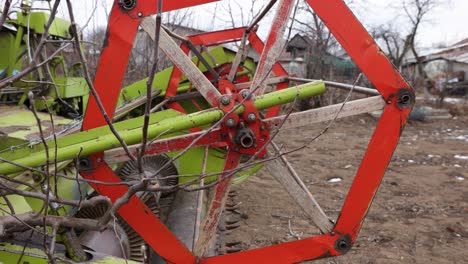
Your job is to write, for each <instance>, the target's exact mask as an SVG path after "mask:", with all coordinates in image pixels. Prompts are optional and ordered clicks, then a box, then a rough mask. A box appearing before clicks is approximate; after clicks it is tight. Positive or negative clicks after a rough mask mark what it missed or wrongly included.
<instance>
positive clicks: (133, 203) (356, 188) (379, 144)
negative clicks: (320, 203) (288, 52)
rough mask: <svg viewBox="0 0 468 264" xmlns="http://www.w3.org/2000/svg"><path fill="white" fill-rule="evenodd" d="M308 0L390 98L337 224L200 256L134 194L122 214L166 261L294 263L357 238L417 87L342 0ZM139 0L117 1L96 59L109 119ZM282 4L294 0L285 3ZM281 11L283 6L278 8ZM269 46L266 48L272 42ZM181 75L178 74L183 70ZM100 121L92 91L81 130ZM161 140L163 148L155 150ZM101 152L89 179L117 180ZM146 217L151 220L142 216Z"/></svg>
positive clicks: (109, 190) (237, 35)
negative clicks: (308, 234)
mask: <svg viewBox="0 0 468 264" xmlns="http://www.w3.org/2000/svg"><path fill="white" fill-rule="evenodd" d="M213 1H214V0H187V1H165V2H164V5H163V9H164V11H167V10H174V9H178V8H184V7H188V6H192V5H197V4H202V3H208V2H213ZM307 2H308V3H309V5H310V6H311V7H312V8H313V9H314V11H315V12H316V13H317V15H319V16H320V17H321V19H322V20H323V21H324V23H325V24H326V25H327V27H328V28H329V29H330V31H331V32H332V33H333V35H334V36H335V37H336V38H337V40H338V41H339V42H340V43H341V45H342V46H343V47H344V48H345V49H346V50H347V52H348V53H349V55H350V56H351V57H352V58H353V60H354V61H355V63H356V64H357V65H358V66H359V67H360V68H361V70H362V71H363V72H364V73H365V74H366V76H367V77H368V78H369V80H370V81H371V82H372V83H373V84H374V85H375V86H376V88H377V89H378V91H379V92H380V93H381V94H382V96H383V97H384V99H385V101H386V102H387V105H386V106H385V108H384V112H383V114H382V117H381V119H380V121H379V123H378V124H377V127H376V130H375V132H374V135H373V137H372V139H371V141H370V143H369V146H368V149H367V151H366V154H365V156H364V158H363V160H362V163H361V165H360V167H359V169H358V172H357V175H356V177H355V180H354V182H353V184H352V186H351V188H350V190H349V193H348V196H347V197H346V200H345V203H344V205H343V208H342V211H341V215H340V217H339V218H338V220H337V222H336V225H335V227H334V229H333V231H332V232H330V233H328V234H324V235H320V236H316V237H312V238H307V239H303V240H299V241H294V242H288V243H283V244H279V245H274V246H269V247H264V248H259V249H255V250H249V251H245V252H239V253H233V254H229V255H224V256H216V257H211V258H205V259H197V258H195V256H193V254H192V253H191V252H190V251H189V250H188V249H187V248H185V247H184V246H183V245H182V243H181V242H179V241H178V240H177V238H175V236H174V235H173V234H172V233H171V232H169V231H168V229H167V228H166V227H165V226H164V225H163V224H162V223H161V222H160V221H159V220H158V219H157V217H155V216H154V215H153V214H151V213H149V212H150V210H149V209H148V208H147V207H146V205H145V204H144V203H143V202H141V201H140V200H139V199H138V198H136V197H133V198H132V199H131V200H130V202H129V203H128V204H126V205H124V206H123V207H122V208H121V209H120V210H119V214H120V215H121V216H122V217H123V218H124V219H125V220H126V221H127V222H128V223H129V224H130V225H131V226H132V227H133V228H134V229H135V230H136V231H137V232H138V233H139V234H140V235H141V236H142V237H143V238H144V239H145V241H147V242H148V244H150V245H151V247H152V248H153V249H154V250H155V251H157V252H158V253H159V255H161V256H162V257H163V258H164V259H166V260H167V261H168V262H170V263H295V262H300V261H304V260H309V259H316V258H321V257H327V256H336V255H340V254H344V253H345V252H346V251H347V250H349V248H350V247H351V246H352V244H353V243H354V241H355V239H356V236H357V234H358V232H359V230H360V227H361V223H362V221H363V219H364V217H365V214H366V213H367V210H368V208H369V206H370V204H371V202H372V199H373V197H374V195H375V192H376V191H377V188H378V186H379V184H380V181H381V180H382V177H383V175H384V172H385V169H386V167H387V165H388V163H389V161H390V159H391V156H392V153H393V151H394V149H395V147H396V145H397V143H398V140H399V137H400V134H401V131H402V129H403V126H404V125H405V123H406V120H407V117H408V114H409V112H410V110H411V107H406V106H402V105H401V104H400V102H399V95H400V93H401V91H406V92H407V93H408V94H410V95H413V94H414V93H413V90H412V89H411V88H410V86H409V85H408V84H407V83H406V81H405V80H404V79H403V78H402V77H401V75H400V74H399V73H398V71H397V70H396V69H395V68H394V67H393V65H392V64H391V63H390V61H389V60H388V59H387V58H386V57H385V56H384V55H383V54H382V52H381V51H380V50H379V48H378V46H377V44H376V43H375V41H374V40H373V39H372V38H371V37H370V35H369V34H368V33H367V31H366V30H365V29H364V27H363V26H362V25H361V24H360V23H359V21H358V20H357V19H356V17H355V16H354V15H353V14H352V12H351V11H350V10H349V8H348V7H347V6H346V5H345V3H344V2H343V1H342V0H329V1H320V0H308V1H307ZM137 3H138V4H137V7H136V8H135V9H133V10H131V11H128V12H125V11H122V9H121V8H119V6H118V4H117V1H116V2H115V3H114V6H113V8H112V11H111V15H110V19H109V25H108V29H107V33H108V34H107V37H106V40H105V42H104V43H105V44H104V48H103V51H102V54H101V58H100V61H99V64H98V71H97V74H96V79H95V82H94V86H95V89H96V90H97V92H98V94H99V95H101V98H100V99H101V101H102V104H103V106H104V108H105V110H106V112H107V114H108V116H109V117H110V118H111V119H112V116H113V112H114V110H115V106H116V103H117V98H118V94H119V90H120V86H121V84H122V81H123V76H124V73H125V69H126V66H127V61H128V57H129V55H130V51H131V47H132V43H133V40H134V37H135V34H136V31H137V29H138V25H139V24H140V19H141V17H142V16H147V15H151V14H153V13H155V11H156V3H155V1H138V2H137ZM284 8H291V7H290V6H288V5H285V6H284ZM283 11H284V10H280V11H279V12H283ZM275 22H278V21H275ZM275 22H274V23H275ZM275 28H277V27H273V30H272V32H270V36H272V37H273V36H274V35H275V34H276V33H277V32H275ZM244 33H245V28H240V29H232V30H226V31H222V32H212V33H207V34H202V35H198V36H194V37H192V38H191V41H193V43H194V44H196V45H205V46H209V45H217V44H219V43H224V42H229V41H238V40H240V39H241V38H242V36H243V34H244ZM249 41H250V45H251V46H252V47H253V48H254V49H256V50H257V51H258V52H260V53H261V52H262V51H263V49H264V45H263V43H262V42H261V40H260V39H259V38H258V36H257V35H256V34H255V32H250V34H249ZM267 45H270V44H267ZM266 50H267V52H268V50H269V47H267V48H266ZM266 57H267V56H262V60H261V61H260V62H259V64H260V65H264V64H265V60H266V59H267V58H266ZM273 72H274V73H275V74H276V75H277V76H281V75H286V74H287V73H286V71H284V69H283V68H282V67H281V65H280V64H279V63H276V64H275V65H274V66H273ZM175 73H176V74H175V75H174V77H177V72H175ZM173 74H174V72H173ZM178 77H179V78H180V73H179V76H178ZM175 79H177V78H175ZM175 79H174V80H173V81H174V82H175ZM177 84H178V82H177ZM171 87H172V86H171ZM281 88H284V84H283V85H281V86H280V87H278V89H281ZM168 92H169V95H171V94H174V91H173V88H171V91H168ZM104 95H105V96H104ZM277 113H278V109H276V110H274V111H273V112H270V113H269V114H268V115H269V116H270V117H271V116H274V115H277ZM103 125H106V123H105V121H104V118H103V117H102V114H101V113H100V111H99V108H98V107H97V104H96V101H95V100H94V98H90V102H89V104H88V108H87V110H86V113H85V118H84V122H83V130H86V129H90V128H94V127H98V126H103ZM210 136H212V137H213V138H216V139H217V140H219V133H218V131H216V132H213V134H211V135H210ZM192 138H193V135H188V136H187V137H184V139H179V140H176V141H173V142H176V143H177V144H178V147H183V146H186V145H187V144H188V143H189V142H190V139H192ZM207 139H210V138H209V137H206V138H203V139H202V140H201V142H200V144H207V143H208V142H207ZM200 144H198V145H200ZM159 147H161V149H159V150H158V149H157V148H159ZM165 149H166V150H167V149H169V147H167V146H166V147H164V146H163V145H162V144H161V145H154V146H151V147H150V148H149V149H148V151H149V152H151V153H159V151H163V150H165ZM229 153H231V154H230V155H228V159H227V160H228V162H227V164H226V167H231V166H230V165H229V164H231V162H234V163H233V164H237V163H238V161H239V154H237V153H236V152H233V151H232V150H231V151H230V152H229ZM233 153H235V154H233ZM102 158H103V156H102V153H100V154H95V155H92V156H91V160H92V163H93V165H94V167H93V168H92V169H90V170H89V171H82V172H81V175H82V176H83V177H84V178H87V179H94V180H99V181H105V182H118V181H120V179H119V178H118V177H117V176H116V175H115V174H114V173H113V171H112V170H111V169H110V168H109V167H108V166H107V164H106V163H105V162H103V161H102V160H103V159H102ZM228 179H229V178H228ZM228 186H229V180H223V181H222V182H221V184H219V185H217V187H216V188H217V189H219V192H217V193H219V194H220V195H224V194H225V191H226V190H227V188H228ZM92 187H93V188H95V189H96V191H97V192H99V193H100V194H102V195H106V196H109V197H110V198H111V200H112V201H113V202H115V200H116V199H118V198H119V197H121V196H122V195H123V194H124V193H125V192H126V191H127V187H125V186H107V185H98V184H92ZM219 197H221V196H219ZM218 200H219V199H218ZM215 202H216V201H215ZM221 206H222V205H221ZM215 209H216V210H217V209H219V207H215ZM142 222H145V223H146V224H142ZM208 224H209V223H208ZM209 228H212V227H209Z"/></svg>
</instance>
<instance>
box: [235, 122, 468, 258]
mask: <svg viewBox="0 0 468 264" xmlns="http://www.w3.org/2000/svg"><path fill="white" fill-rule="evenodd" d="M375 125H376V119H374V118H372V117H371V116H369V115H361V116H356V117H353V118H351V119H346V120H339V121H337V122H336V123H335V124H334V125H333V127H332V128H331V129H330V130H329V131H328V132H327V133H326V134H325V135H323V136H322V137H320V138H319V139H318V140H317V141H315V142H313V143H312V144H311V145H310V148H309V149H307V150H305V151H301V152H296V153H293V154H291V155H289V156H288V159H289V160H290V162H291V163H292V164H293V165H294V166H295V168H296V169H297V171H298V173H299V174H300V175H301V177H302V178H303V180H304V181H305V183H306V185H307V186H308V187H309V189H310V190H311V192H312V193H313V194H314V195H315V197H316V199H317V200H318V201H319V203H320V204H321V205H322V208H324V210H325V211H326V213H327V214H328V215H329V216H330V217H331V218H333V219H336V217H337V216H338V212H339V209H340V207H341V205H342V203H343V201H344V198H345V196H346V194H347V191H348V189H349V187H350V184H351V183H352V180H353V177H354V174H355V172H356V170H357V167H358V165H359V162H360V159H361V158H362V155H363V153H364V151H365V148H366V147H367V143H368V141H369V138H370V136H371V133H372V132H373V130H374V127H375ZM324 126H325V124H318V125H314V126H310V127H307V128H304V129H303V130H301V131H300V132H297V131H287V130H285V131H283V132H282V133H281V135H280V137H279V139H278V143H281V144H284V145H285V146H286V148H294V147H297V146H300V145H302V144H304V143H305V142H306V141H307V139H309V138H311V137H313V136H314V135H316V134H317V133H319V132H320V130H321V129H323V127H324ZM467 158H468V116H466V115H465V116H461V117H460V116H459V117H457V118H456V119H449V120H442V121H430V122H410V123H409V124H408V125H407V127H406V129H405V131H404V133H403V135H402V137H401V141H400V144H399V146H398V148H397V150H396V152H395V154H394V156H393V159H392V162H391V163H390V166H389V167H388V170H387V173H386V175H385V177H384V180H383V182H382V184H381V186H380V189H379V191H378V193H377V195H376V198H375V200H374V202H373V204H372V206H371V209H370V212H369V213H368V216H367V219H366V221H365V222H364V225H363V228H362V230H361V232H360V235H359V237H358V240H357V242H356V244H355V246H354V247H353V248H352V249H351V250H350V252H348V254H347V255H345V256H341V257H338V258H334V259H325V260H319V261H317V262H314V263H468V250H467V249H466V246H467V245H468V244H467V242H468V160H467ZM331 178H341V179H342V181H340V182H334V183H333V182H329V179H331ZM234 189H235V190H236V191H237V192H238V193H239V196H238V197H239V198H238V199H239V201H240V202H241V204H240V207H239V208H240V211H242V212H243V214H244V215H243V216H244V217H243V218H244V219H243V220H242V225H241V227H240V228H238V229H236V230H235V231H234V232H233V233H232V234H231V235H230V236H229V239H230V240H237V241H241V242H242V243H241V248H242V249H252V248H257V247H261V246H266V245H272V244H276V243H280V242H284V241H291V240H295V239H298V237H300V238H306V237H309V236H312V235H314V234H317V229H316V228H315V227H314V226H313V225H312V223H311V222H310V221H309V220H308V218H307V217H306V215H305V214H304V213H303V212H302V211H301V209H300V208H299V207H298V206H297V205H296V204H295V203H294V202H293V201H292V199H291V198H290V197H289V196H288V194H287V193H286V192H285V191H284V190H283V189H282V187H281V186H280V185H279V184H278V183H277V182H276V181H275V180H274V179H273V178H272V177H271V176H270V175H268V174H267V173H266V172H265V171H263V172H262V173H260V174H259V175H257V176H254V177H251V178H250V179H249V180H248V181H247V182H245V183H243V184H242V185H238V186H235V187H234Z"/></svg>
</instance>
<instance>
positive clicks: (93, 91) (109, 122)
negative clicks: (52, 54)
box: [67, 0, 136, 161]
mask: <svg viewBox="0 0 468 264" xmlns="http://www.w3.org/2000/svg"><path fill="white" fill-rule="evenodd" d="M67 7H68V13H69V15H70V22H71V26H70V28H71V33H72V36H73V37H74V40H75V49H76V51H77V52H78V54H79V57H80V60H81V64H82V66H83V71H84V78H85V80H86V83H87V84H88V87H89V91H90V92H91V94H92V96H93V97H94V100H95V101H96V104H97V106H98V107H99V110H100V111H101V114H102V116H103V117H104V119H105V121H106V123H107V125H108V126H109V129H110V130H111V132H112V134H114V136H115V137H116V138H117V140H118V141H119V142H120V145H121V146H122V148H123V149H124V150H125V152H126V153H127V155H128V157H129V158H130V159H131V160H133V161H136V158H135V157H134V156H133V154H132V153H131V152H130V151H129V149H128V146H127V143H125V141H124V140H123V139H122V137H121V136H120V135H119V133H118V132H117V130H116V129H115V127H114V125H113V124H112V120H110V118H109V116H108V114H107V112H106V109H104V106H103V105H102V102H101V99H100V97H99V94H98V93H97V91H96V89H95V88H94V85H93V82H92V81H91V77H90V74H89V69H88V63H87V62H86V59H85V55H84V53H83V49H82V48H81V45H80V38H79V36H78V30H77V26H76V22H75V16H74V15H73V7H72V4H71V1H70V0H67Z"/></svg>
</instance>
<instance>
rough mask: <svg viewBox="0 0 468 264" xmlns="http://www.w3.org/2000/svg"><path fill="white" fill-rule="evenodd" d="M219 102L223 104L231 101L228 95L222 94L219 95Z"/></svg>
mask: <svg viewBox="0 0 468 264" xmlns="http://www.w3.org/2000/svg"><path fill="white" fill-rule="evenodd" d="M221 103H222V104H223V105H229V104H230V103H231V98H229V96H226V95H224V96H222V97H221Z"/></svg>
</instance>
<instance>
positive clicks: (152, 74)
mask: <svg viewBox="0 0 468 264" xmlns="http://www.w3.org/2000/svg"><path fill="white" fill-rule="evenodd" d="M162 2H163V0H159V1H158V5H157V10H156V11H157V12H156V13H157V14H156V27H155V33H154V36H155V39H154V63H153V65H152V66H151V71H150V74H149V77H148V81H147V82H146V105H145V114H144V117H143V127H142V133H143V139H142V141H141V147H140V152H139V153H138V155H137V156H138V163H137V165H138V170H139V172H140V178H143V177H144V170H143V162H142V159H143V156H144V155H145V150H146V143H147V142H148V126H149V120H150V113H151V101H152V97H151V93H152V88H153V82H154V77H155V75H156V69H157V67H158V59H159V58H158V55H159V36H160V34H159V33H160V31H161V9H162Z"/></svg>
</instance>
